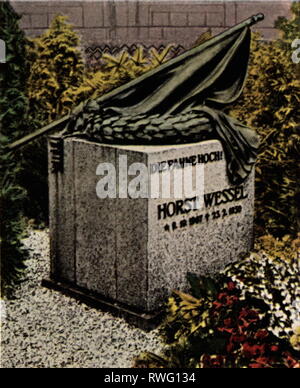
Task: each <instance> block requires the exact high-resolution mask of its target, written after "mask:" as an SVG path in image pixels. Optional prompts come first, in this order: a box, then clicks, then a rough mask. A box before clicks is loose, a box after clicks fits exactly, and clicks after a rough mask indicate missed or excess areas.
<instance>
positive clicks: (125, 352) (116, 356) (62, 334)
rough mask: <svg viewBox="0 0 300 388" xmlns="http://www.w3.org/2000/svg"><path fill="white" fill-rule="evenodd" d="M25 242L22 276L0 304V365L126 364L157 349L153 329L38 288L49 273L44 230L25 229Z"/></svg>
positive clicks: (80, 365)
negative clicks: (28, 254)
mask: <svg viewBox="0 0 300 388" xmlns="http://www.w3.org/2000/svg"><path fill="white" fill-rule="evenodd" d="M25 244H26V246H27V247H29V248H31V258H30V260H28V261H27V265H28V269H27V280H26V281H25V282H24V283H22V285H21V287H20V289H19V290H18V291H17V295H16V299H15V300H13V301H6V302H5V310H4V308H2V309H1V310H2V314H1V315H2V327H1V367H2V368H105V367H106V368H130V367H132V360H133V358H134V357H136V356H137V355H139V354H140V352H142V351H144V350H148V351H152V352H155V353H156V352H160V349H161V346H162V345H161V343H160V338H159V337H158V333H157V331H152V332H150V333H145V332H143V331H142V330H140V329H137V328H134V327H131V326H129V325H128V324H127V323H126V322H125V321H123V320H122V319H118V318H114V317H113V316H111V315H110V314H107V313H104V312H101V311H99V310H96V309H93V308H90V307H88V306H86V305H84V304H81V303H79V302H77V301H75V300H74V299H72V298H69V297H66V296H64V295H62V294H60V293H59V292H56V291H51V290H48V289H45V288H43V287H41V280H42V279H43V278H46V277H48V274H49V236H48V231H32V232H30V235H29V237H28V238H27V239H26V240H25ZM2 307H3V306H2ZM4 311H5V314H4V313H3V312H4Z"/></svg>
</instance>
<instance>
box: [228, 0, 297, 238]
mask: <svg viewBox="0 0 300 388" xmlns="http://www.w3.org/2000/svg"><path fill="white" fill-rule="evenodd" d="M299 10H300V3H299V2H298V3H293V5H292V11H293V12H294V18H293V19H292V20H289V21H288V20H286V19H280V20H279V21H278V22H277V26H278V27H279V28H281V29H282V30H283V39H279V40H277V41H274V42H271V43H265V42H261V41H260V40H259V36H256V38H255V39H254V40H253V42H252V49H251V61H250V69H249V76H248V80H247V83H246V86H245V89H244V93H243V95H242V97H241V99H240V100H239V101H238V102H237V104H236V105H235V106H234V107H233V108H232V109H231V111H230V114H232V115H233V116H236V117H238V118H239V119H240V120H242V121H244V122H245V123H246V124H248V125H250V126H252V127H254V128H256V130H257V131H258V132H259V134H260V136H261V147H260V153H259V158H258V163H257V167H256V226H257V231H258V233H260V234H266V233H270V234H272V235H276V236H279V237H282V236H284V235H285V234H292V235H294V236H295V235H296V234H297V232H298V231H299V230H300V214H299V206H298V204H299V202H300V192H299V184H298V181H299V176H300V165H299V155H300V127H299V118H300V116H299V103H300V80H299V76H298V75H299V74H300V73H299V71H300V67H299V64H298V65H297V64H295V63H293V61H292V59H291V55H292V48H291V41H292V40H293V39H295V38H297V37H298V31H299Z"/></svg>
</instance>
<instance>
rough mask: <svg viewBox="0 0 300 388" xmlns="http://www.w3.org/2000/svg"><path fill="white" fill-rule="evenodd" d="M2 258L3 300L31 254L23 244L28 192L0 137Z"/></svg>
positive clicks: (10, 292)
mask: <svg viewBox="0 0 300 388" xmlns="http://www.w3.org/2000/svg"><path fill="white" fill-rule="evenodd" d="M0 136H1V137H0V214H1V218H0V257H1V297H3V296H6V297H12V296H13V291H14V288H15V286H16V285H17V284H18V283H19V282H20V281H21V279H22V278H23V276H22V275H23V272H24V269H25V261H26V259H27V258H28V251H26V250H25V249H24V246H23V244H22V242H21V240H22V238H23V237H25V235H26V224H25V222H24V218H23V206H24V198H25V196H26V191H25V190H24V189H23V188H21V187H20V186H19V184H18V173H19V167H18V166H17V165H16V163H15V161H14V157H13V155H12V154H8V153H7V152H5V151H4V149H3V148H4V146H5V145H6V144H7V139H5V138H4V137H3V136H2V135H0Z"/></svg>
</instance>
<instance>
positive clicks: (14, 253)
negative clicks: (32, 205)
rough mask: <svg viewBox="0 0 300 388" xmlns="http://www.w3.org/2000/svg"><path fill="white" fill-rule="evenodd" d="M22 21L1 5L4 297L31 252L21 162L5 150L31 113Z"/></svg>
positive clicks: (0, 223)
mask: <svg viewBox="0 0 300 388" xmlns="http://www.w3.org/2000/svg"><path fill="white" fill-rule="evenodd" d="M19 19H20V17H19V16H18V15H17V14H16V13H15V11H14V9H13V8H12V7H11V6H10V4H9V3H8V2H1V3H0V38H1V39H3V40H4V41H5V43H6V51H7V58H6V63H5V64H0V70H1V72H0V104H1V112H0V257H1V297H3V296H6V297H11V296H12V295H13V290H14V287H15V285H16V284H17V283H19V282H20V280H21V278H22V274H23V270H24V268H25V260H26V258H27V251H26V250H24V247H23V245H22V243H21V239H22V237H23V236H24V235H25V233H26V225H25V224H24V221H23V211H24V198H25V194H26V191H25V190H24V188H23V187H21V186H20V173H21V171H22V168H21V164H20V160H19V159H18V158H17V157H16V156H15V155H12V154H10V153H8V152H7V151H6V150H5V146H6V145H7V144H8V143H10V142H12V141H13V140H15V139H16V138H18V137H20V136H21V135H24V134H25V133H26V132H25V128H24V127H23V120H24V117H25V114H26V112H27V99H26V96H25V88H26V77H27V75H28V67H27V62H26V50H25V45H26V43H27V40H26V38H25V35H24V33H23V32H22V31H21V30H20V29H19V26H18V21H19Z"/></svg>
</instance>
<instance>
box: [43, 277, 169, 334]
mask: <svg viewBox="0 0 300 388" xmlns="http://www.w3.org/2000/svg"><path fill="white" fill-rule="evenodd" d="M42 287H46V288H49V289H50V290H54V291H59V292H61V293H62V294H64V295H66V296H69V297H71V298H74V299H76V300H78V301H79V302H82V303H85V304H86V305H88V306H90V307H93V308H96V309H99V310H101V311H105V312H109V313H111V314H112V315H113V316H115V317H117V318H123V319H125V320H126V322H128V323H129V324H130V325H133V326H136V327H138V328H140V329H142V330H145V331H151V330H154V329H156V328H157V326H158V325H159V324H160V323H161V322H162V321H163V318H164V315H165V313H164V311H163V310H160V311H156V312H151V313H149V312H147V313H144V312H142V311H138V310H136V309H132V307H129V306H126V305H124V304H121V303H118V302H115V301H113V300H109V299H108V298H105V297H104V296H102V295H99V294H97V293H96V292H90V291H87V290H85V289H82V288H80V287H77V286H75V285H74V284H68V283H65V282H61V281H59V280H54V279H43V280H42Z"/></svg>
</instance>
